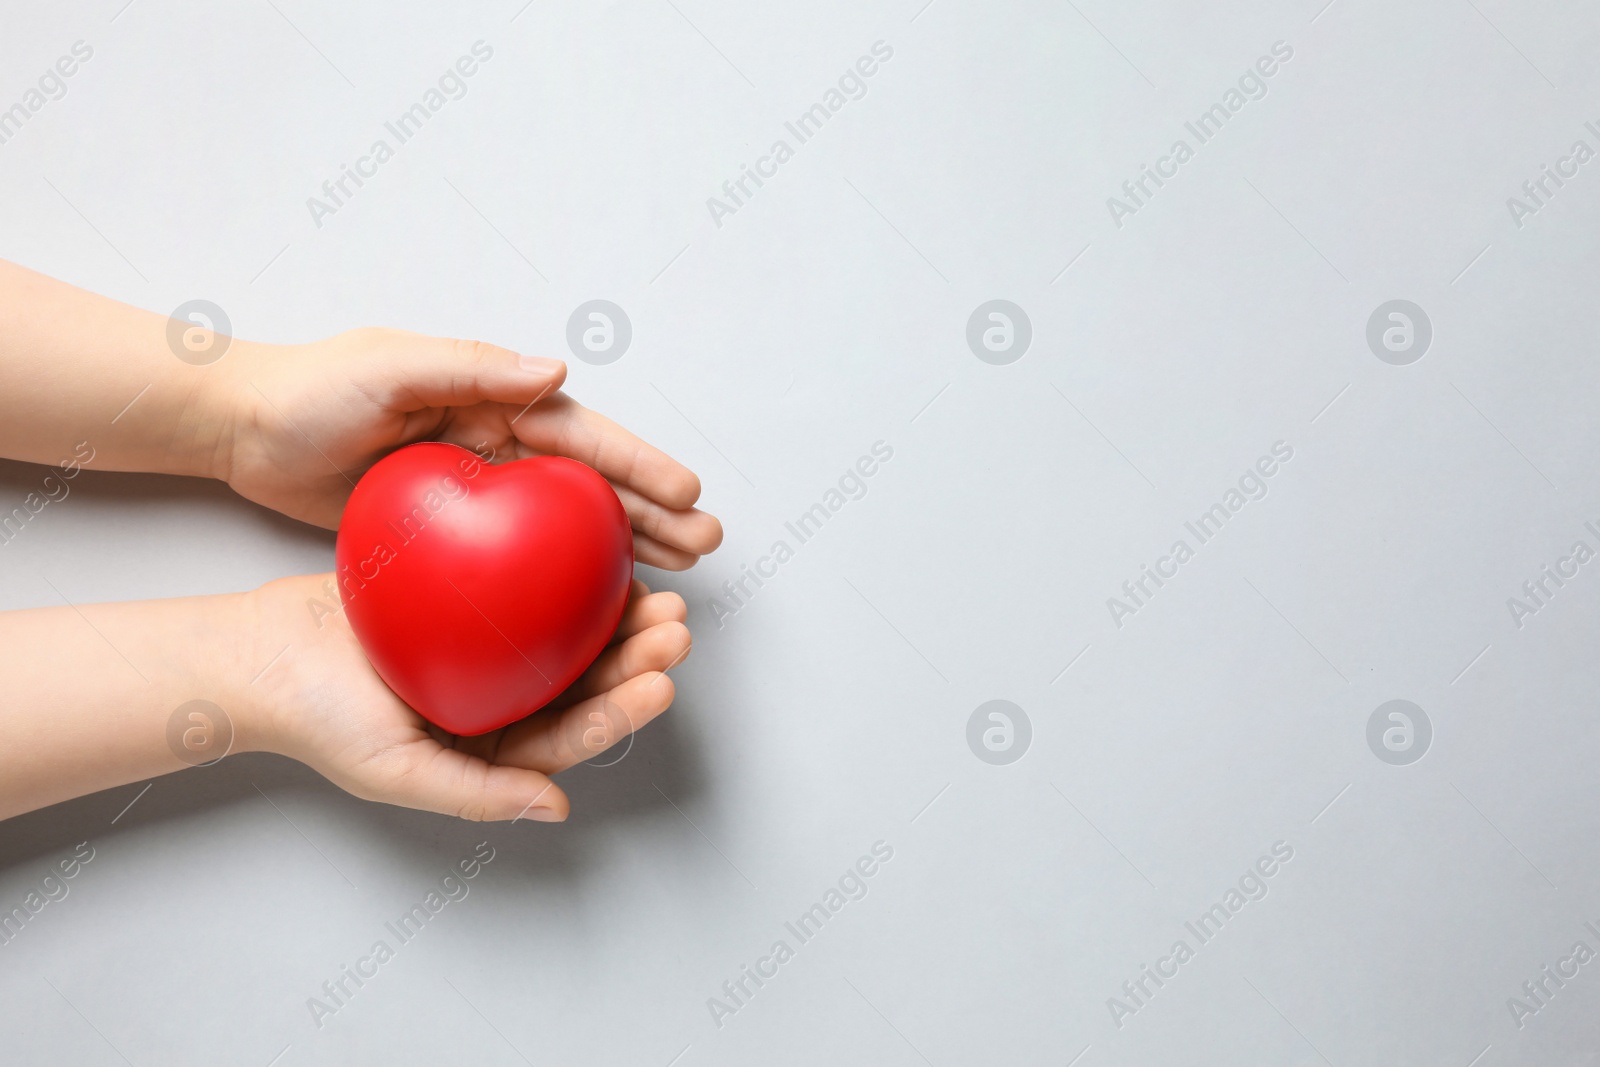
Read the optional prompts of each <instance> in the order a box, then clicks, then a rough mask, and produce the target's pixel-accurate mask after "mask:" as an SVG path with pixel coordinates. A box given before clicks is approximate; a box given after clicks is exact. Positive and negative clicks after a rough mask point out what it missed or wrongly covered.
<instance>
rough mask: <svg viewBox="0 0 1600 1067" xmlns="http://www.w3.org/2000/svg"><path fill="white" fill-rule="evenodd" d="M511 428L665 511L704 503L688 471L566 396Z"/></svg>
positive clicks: (528, 442)
mask: <svg viewBox="0 0 1600 1067" xmlns="http://www.w3.org/2000/svg"><path fill="white" fill-rule="evenodd" d="M511 430H512V432H513V433H515V434H516V435H517V438H518V440H520V441H522V443H523V444H525V445H527V446H528V447H530V448H532V449H534V450H536V451H538V452H544V453H553V454H555V455H558V456H566V457H568V458H570V459H575V460H577V461H578V462H580V463H587V464H588V465H589V466H591V467H593V468H594V469H595V470H597V471H599V472H600V473H601V474H603V475H605V476H606V477H607V478H609V479H611V480H612V481H613V482H620V483H622V484H623V485H626V486H628V487H629V488H630V489H634V490H636V491H638V492H640V493H642V494H644V495H645V496H646V497H649V498H650V499H651V500H654V501H655V502H656V503H658V504H660V505H662V506H663V507H668V508H675V509H682V508H687V507H692V506H693V505H694V502H695V501H696V500H698V499H700V479H699V478H697V477H695V475H694V472H693V471H691V470H690V469H689V468H688V467H685V466H684V465H683V464H682V463H679V462H678V461H677V460H675V459H673V458H672V457H671V456H669V455H667V454H666V453H665V452H663V451H661V450H660V449H659V448H656V447H655V446H654V445H648V444H645V443H644V442H643V441H642V440H640V439H639V438H638V437H636V436H634V435H633V434H632V433H629V432H628V431H627V430H624V429H623V428H622V427H621V426H618V425H617V424H616V423H614V422H612V421H611V420H610V419H608V418H606V417H605V416H604V415H598V414H596V413H595V412H593V411H590V410H589V409H588V408H586V407H584V406H583V405H582V404H580V403H578V402H577V401H575V400H573V399H572V398H571V397H569V396H566V395H564V394H558V395H553V396H551V397H550V398H548V399H547V400H546V401H545V402H544V403H542V404H540V405H539V406H538V407H537V408H533V409H532V410H529V411H527V412H525V413H523V414H522V415H521V417H519V418H514V419H513V420H512V423H511Z"/></svg>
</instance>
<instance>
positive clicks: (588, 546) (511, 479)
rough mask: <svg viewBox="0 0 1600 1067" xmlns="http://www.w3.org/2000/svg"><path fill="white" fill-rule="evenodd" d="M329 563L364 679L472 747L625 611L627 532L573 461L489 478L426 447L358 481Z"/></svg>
mask: <svg viewBox="0 0 1600 1067" xmlns="http://www.w3.org/2000/svg"><path fill="white" fill-rule="evenodd" d="M335 559H336V562H337V566H338V582H339V593H340V598H341V599H342V600H343V601H344V606H345V612H346V614H347V616H348V617H349V620H350V628H351V629H352V630H354V631H355V635H356V638H357V639H358V640H359V641H360V642H361V647H362V648H363V649H364V650H365V651H366V653H367V658H368V659H369V660H371V661H372V666H373V667H374V668H376V670H377V672H378V675H379V676H380V677H381V678H382V679H383V680H384V681H385V682H387V683H388V685H389V688H390V689H393V690H394V691H395V693H396V694H397V695H398V696H399V697H400V699H401V700H404V701H405V702H406V703H407V704H409V705H411V706H412V707H413V708H415V709H416V710H417V711H418V712H419V713H420V714H421V715H422V716H423V717H424V718H426V719H427V720H428V721H430V722H432V723H435V724H437V725H438V726H441V727H443V728H444V729H446V730H449V731H450V732H451V733H456V734H481V733H486V732H488V731H490V730H495V729H498V728H499V727H502V726H505V725H507V724H508V723H513V722H516V721H517V720H518V719H521V718H524V717H526V716H528V715H531V714H533V713H534V712H535V711H537V710H539V708H541V707H543V706H544V705H545V704H546V703H548V702H549V701H550V700H551V699H553V698H554V697H555V696H556V695H557V694H559V693H560V692H561V691H562V690H563V689H565V688H566V687H567V686H569V685H571V684H572V682H573V681H575V680H576V679H577V677H578V676H579V675H580V674H582V673H583V672H584V670H585V669H586V668H587V667H588V666H589V664H590V663H592V662H594V659H595V657H596V656H598V655H599V654H600V652H601V650H602V649H604V648H605V647H606V643H607V642H608V641H610V640H611V636H612V634H613V633H615V632H616V629H617V623H618V622H619V621H620V620H621V618H622V609H623V608H624V607H626V606H627V602H628V589H629V586H630V584H631V582H632V579H633V534H632V531H631V530H630V529H629V526H628V516H627V514H626V513H625V512H624V511H623V509H622V502H621V501H620V500H618V499H617V494H616V493H615V492H614V491H613V490H612V488H611V486H610V484H608V483H607V482H606V480H605V479H604V478H602V477H601V476H600V475H599V474H597V473H595V472H594V471H593V470H592V469H590V468H589V467H586V466H584V465H583V464H582V463H578V462H576V461H574V460H570V459H563V458H560V457H557V456H538V457H534V458H532V459H522V460H517V461H515V462H512V463H505V464H501V465H499V466H491V465H489V464H487V463H484V462H483V461H482V460H480V459H479V458H478V457H477V456H476V455H474V454H473V453H471V452H468V451H467V450H466V449H464V448H457V447H456V446H455V445H446V444H439V443H437V442H429V443H426V444H418V445H411V446H409V447H407V448H402V449H400V450H399V451H397V452H394V453H391V454H390V455H388V456H385V457H384V458H383V459H382V460H380V461H378V463H377V464H376V465H375V466H373V468H372V469H371V470H369V471H368V472H367V473H366V475H365V476H363V477H362V479H361V481H360V482H359V483H358V484H357V485H356V488H355V492H354V493H352V494H351V496H350V503H349V504H348V505H347V506H346V507H345V512H344V519H343V521H342V522H341V523H340V525H339V539H338V545H337V548H336V550H335Z"/></svg>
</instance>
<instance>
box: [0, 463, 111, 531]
mask: <svg viewBox="0 0 1600 1067" xmlns="http://www.w3.org/2000/svg"><path fill="white" fill-rule="evenodd" d="M93 461H94V448H93V446H91V445H90V444H89V442H88V441H79V442H78V443H77V444H76V445H74V446H73V450H72V455H71V456H70V457H68V458H67V459H64V460H62V461H61V464H60V465H59V466H58V467H56V468H54V469H53V470H52V472H51V473H50V474H47V475H45V476H44V478H43V479H42V480H41V481H40V483H39V488H38V489H36V490H34V491H32V492H30V493H29V494H28V495H27V496H25V497H23V498H22V503H21V504H19V505H17V506H16V507H14V508H12V509H11V511H10V512H0V545H9V544H10V543H11V542H12V541H14V540H16V539H17V537H18V536H20V535H21V533H22V531H23V530H24V529H26V528H27V526H28V524H29V523H30V522H32V521H33V520H34V519H36V518H38V517H39V513H40V512H42V511H44V509H45V508H47V507H49V506H50V505H51V504H59V503H61V501H63V500H65V499H67V495H68V494H70V493H71V492H72V486H70V485H68V484H67V483H68V482H70V481H72V479H74V478H76V477H77V476H78V472H79V471H81V470H82V469H83V468H84V467H86V466H88V465H89V464H90V463H91V462H93Z"/></svg>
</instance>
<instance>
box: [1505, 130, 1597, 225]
mask: <svg viewBox="0 0 1600 1067" xmlns="http://www.w3.org/2000/svg"><path fill="white" fill-rule="evenodd" d="M1583 128H1584V129H1585V130H1587V131H1589V135H1590V136H1591V137H1594V138H1595V142H1596V143H1597V144H1600V126H1597V125H1596V124H1595V123H1594V122H1593V121H1592V120H1591V121H1589V122H1585V123H1584V124H1583ZM1594 157H1595V150H1594V148H1592V147H1591V146H1590V144H1589V142H1588V141H1585V140H1583V139H1582V138H1579V139H1578V140H1576V141H1573V142H1572V147H1571V148H1569V149H1567V154H1566V155H1564V156H1560V157H1558V158H1557V159H1556V164H1555V167H1554V168H1552V167H1551V166H1550V164H1548V163H1541V164H1539V173H1538V174H1536V175H1535V176H1534V177H1532V178H1530V179H1528V180H1527V181H1525V182H1523V183H1522V190H1521V195H1520V196H1508V197H1506V210H1507V211H1509V212H1510V213H1511V221H1512V222H1513V223H1515V224H1516V227H1517V229H1519V230H1520V229H1522V227H1523V226H1524V225H1525V221H1524V220H1526V219H1527V218H1528V217H1529V216H1532V215H1537V214H1538V213H1539V210H1540V209H1541V208H1544V207H1547V206H1549V204H1550V201H1551V200H1553V199H1555V195H1556V193H1557V192H1559V191H1560V190H1561V189H1562V188H1563V187H1564V186H1565V185H1566V184H1567V182H1569V181H1571V180H1572V179H1574V178H1576V177H1577V176H1578V174H1579V169H1580V168H1581V167H1582V166H1583V165H1584V164H1585V163H1587V162H1589V161H1590V160H1591V159H1593V158H1594Z"/></svg>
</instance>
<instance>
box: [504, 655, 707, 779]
mask: <svg viewBox="0 0 1600 1067" xmlns="http://www.w3.org/2000/svg"><path fill="white" fill-rule="evenodd" d="M675 692H676V690H675V688H674V686H673V684H672V679H671V678H669V677H667V676H666V675H665V674H654V673H652V674H642V675H639V676H638V677H637V678H630V679H628V680H627V681H626V682H623V683H622V684H621V685H619V686H617V687H616V688H615V689H612V690H611V691H610V692H608V693H603V694H601V695H599V696H594V697H590V698H589V699H588V700H585V701H582V702H581V703H578V704H574V705H573V706H572V707H570V708H566V709H565V710H563V711H562V712H561V713H560V714H559V715H553V716H544V715H535V716H534V717H533V718H531V719H525V720H523V721H522V722H521V723H518V724H517V725H516V726H513V727H512V728H511V729H510V730H509V731H507V734H506V740H505V742H504V743H503V744H502V745H501V746H500V754H499V756H498V757H497V759H498V761H499V762H500V763H501V764H502V765H506V766H512V767H524V768H529V769H532V770H536V771H541V772H543V773H544V774H556V773H558V772H560V771H564V770H566V769H567V768H568V767H572V766H575V765H577V764H579V763H582V762H583V761H584V760H587V759H593V758H594V757H595V756H598V755H599V754H600V753H602V752H604V751H605V750H606V749H608V748H610V747H611V746H612V745H614V744H616V743H617V742H618V741H620V740H622V739H623V738H625V737H627V736H628V735H629V734H631V733H633V731H635V730H637V729H639V728H640V727H641V726H643V725H645V724H646V723H647V722H649V721H650V720H651V719H654V718H655V717H656V716H657V715H660V714H661V713H662V712H663V711H666V710H667V708H668V707H669V706H671V704H672V697H673V694H674V693H675Z"/></svg>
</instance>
